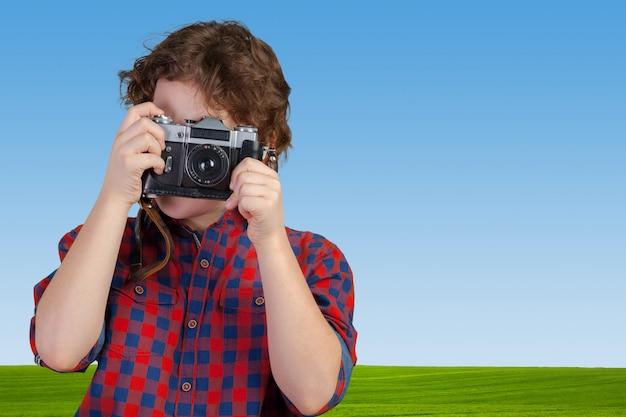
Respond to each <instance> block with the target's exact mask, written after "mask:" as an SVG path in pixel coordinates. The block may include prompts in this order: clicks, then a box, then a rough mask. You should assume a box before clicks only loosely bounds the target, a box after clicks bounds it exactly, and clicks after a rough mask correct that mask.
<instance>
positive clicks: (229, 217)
mask: <svg viewBox="0 0 626 417" xmlns="http://www.w3.org/2000/svg"><path fill="white" fill-rule="evenodd" d="M166 221H167V223H168V226H169V228H170V230H171V232H172V235H173V238H174V241H175V245H174V246H175V249H174V253H173V255H172V260H171V261H170V262H169V263H168V265H167V266H166V267H165V268H164V269H163V270H161V271H160V272H158V273H157V274H156V275H154V276H151V277H149V278H147V279H145V280H144V281H142V282H140V283H134V282H132V281H131V280H129V279H128V277H129V273H130V263H131V258H132V255H133V253H134V251H136V243H135V239H134V232H133V230H134V223H135V219H134V218H129V220H128V223H127V227H126V230H125V233H124V237H123V240H122V244H121V248H120V254H119V258H118V262H117V265H116V268H115V275H114V277H113V281H112V284H111V290H110V293H109V299H108V307H107V313H106V320H105V324H104V328H103V333H102V335H101V337H100V340H99V341H98V343H97V344H96V345H95V346H94V348H93V349H92V351H91V352H90V353H89V354H88V355H87V356H86V357H85V358H84V359H83V360H82V361H81V363H80V364H79V365H78V366H77V367H76V369H75V371H84V369H85V368H86V367H87V366H88V365H89V364H90V363H92V362H93V361H97V362H98V366H97V370H96V373H95V375H94V377H93V380H92V382H91V385H90V386H89V388H88V390H87V393H86V394H85V397H84V399H83V401H82V403H81V405H80V408H79V409H78V411H77V412H76V415H77V416H89V417H95V416H120V417H121V416H229V417H232V416H268V417H269V416H299V415H300V414H299V413H298V411H297V410H296V408H295V407H294V406H293V404H291V403H290V402H289V400H288V399H287V398H286V397H285V396H283V395H282V393H281V392H280V390H279V389H278V387H277V385H276V383H275V382H274V380H273V378H272V374H271V371H270V364H269V355H268V346H267V333H266V332H267V329H266V323H265V306H264V302H265V300H264V298H263V288H262V284H261V277H260V276H259V275H260V274H259V269H258V263H257V256H256V252H255V250H254V247H253V246H252V245H251V242H250V240H249V239H248V237H247V233H246V226H247V223H246V221H245V220H244V219H243V218H242V217H241V215H240V214H239V213H238V212H237V211H236V210H233V211H229V212H227V213H226V214H225V215H224V216H223V217H222V219H221V220H220V221H219V222H217V223H216V224H214V225H213V226H212V227H210V228H209V229H207V230H206V232H205V233H204V235H200V234H197V233H194V232H192V231H191V230H189V229H187V228H186V227H185V226H183V225H182V224H181V223H180V222H177V221H174V220H172V219H167V218H166ZM79 230H80V226H79V227H78V228H76V229H75V230H73V231H71V232H70V233H68V234H67V235H65V236H64V238H63V239H62V240H61V242H60V244H59V253H60V256H61V259H63V257H64V256H65V254H66V253H67V251H68V250H69V248H70V246H71V245H72V242H73V241H74V240H75V238H76V236H77V234H78V232H79ZM287 232H288V236H289V240H290V243H291V246H292V248H293V251H294V254H295V255H296V257H297V259H298V261H299V263H300V265H301V267H302V271H303V273H304V276H305V278H306V280H307V283H308V285H309V287H310V289H311V292H312V293H313V295H314V297H315V299H316V300H317V303H318V305H319V308H320V310H321V311H322V313H323V314H324V316H325V317H326V319H327V321H328V323H329V324H330V326H332V328H333V329H334V330H335V331H336V333H337V335H338V336H339V339H340V341H341V342H342V343H341V344H342V348H343V350H344V354H343V360H342V362H343V363H342V369H341V372H340V373H339V375H338V378H337V386H336V391H335V395H334V396H333V398H332V399H331V401H330V402H329V403H328V404H327V405H326V407H324V408H323V409H322V410H320V411H319V413H320V414H321V413H323V412H325V411H327V410H328V409H330V408H332V407H334V406H335V405H336V404H337V403H338V402H339V401H340V399H341V397H342V396H343V394H344V393H345V390H346V388H347V386H348V382H349V378H350V374H351V370H352V366H353V365H354V363H355V362H356V353H355V343H356V335H357V334H356V331H355V329H354V327H353V325H352V314H353V310H354V289H353V281H352V273H351V270H350V267H349V265H348V263H347V262H346V260H345V258H344V256H343V254H342V253H341V252H340V250H339V249H338V248H337V247H336V246H335V245H334V244H332V243H330V242H329V241H328V240H326V239H325V238H323V237H322V236H319V235H316V234H312V233H309V232H300V231H295V230H291V229H287ZM164 249H165V244H164V241H163V238H162V236H161V235H160V234H159V233H158V231H157V230H156V228H155V227H153V226H152V225H151V224H148V225H147V226H146V227H145V228H144V232H143V251H144V261H145V263H146V264H147V263H150V262H153V261H155V260H156V259H161V257H162V256H163V255H164ZM53 277H54V273H52V274H51V275H50V276H48V277H47V278H45V279H44V280H42V281H41V282H40V283H39V284H37V285H36V286H35V305H36V304H37V303H38V301H39V299H40V297H41V295H42V294H43V292H44V291H45V288H46V287H47V285H48V283H49V282H50V280H51V279H53ZM68 302H71V300H68ZM34 326H35V320H34V318H33V320H32V322H31V347H32V349H33V352H34V353H35V360H36V362H38V363H39V364H40V365H41V366H46V364H45V363H43V361H41V359H40V358H39V356H38V355H37V351H36V346H35V342H34Z"/></svg>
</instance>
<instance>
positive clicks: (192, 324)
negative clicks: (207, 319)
mask: <svg viewBox="0 0 626 417" xmlns="http://www.w3.org/2000/svg"><path fill="white" fill-rule="evenodd" d="M197 325H198V322H197V321H195V320H189V321H188V322H187V327H189V328H190V329H195V328H196V326H197Z"/></svg>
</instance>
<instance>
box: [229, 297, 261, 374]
mask: <svg viewBox="0 0 626 417" xmlns="http://www.w3.org/2000/svg"><path fill="white" fill-rule="evenodd" d="M219 303H220V307H221V310H222V313H223V316H224V326H223V335H222V336H223V338H224V348H225V350H226V351H227V352H229V355H228V357H234V358H235V359H236V363H237V364H239V365H242V364H245V366H249V367H254V368H259V367H266V366H268V364H269V359H268V351H267V333H266V323H265V297H264V296H263V288H262V287H252V286H251V287H238V288H224V289H223V290H222V293H221V294H220V299H219ZM233 354H234V355H233ZM233 365H234V364H233Z"/></svg>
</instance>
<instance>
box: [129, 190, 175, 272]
mask: <svg viewBox="0 0 626 417" xmlns="http://www.w3.org/2000/svg"><path fill="white" fill-rule="evenodd" d="M139 204H140V206H141V207H140V208H139V212H138V213H137V220H136V223H135V241H136V242H137V253H136V256H137V257H138V259H136V260H135V261H134V262H133V263H132V265H131V274H130V279H131V280H133V281H134V282H141V281H143V280H144V279H145V278H147V277H149V276H150V275H152V274H155V273H157V272H158V271H160V270H161V269H163V268H164V267H165V265H167V263H168V262H169V261H170V258H171V256H172V252H173V249H174V239H172V235H171V234H170V231H169V229H168V228H167V225H166V224H165V222H164V221H163V218H162V217H161V215H160V214H159V212H158V211H157V210H156V209H155V208H154V206H153V205H152V201H151V200H150V201H148V200H144V199H142V200H141V201H140V202H139ZM146 215H148V217H150V219H151V220H152V222H153V223H154V224H155V225H156V227H157V229H159V231H160V232H161V235H162V236H163V238H164V239H165V256H164V257H163V259H161V260H158V261H156V262H153V263H151V264H149V265H143V253H142V239H141V229H142V228H143V223H144V222H145V218H146Z"/></svg>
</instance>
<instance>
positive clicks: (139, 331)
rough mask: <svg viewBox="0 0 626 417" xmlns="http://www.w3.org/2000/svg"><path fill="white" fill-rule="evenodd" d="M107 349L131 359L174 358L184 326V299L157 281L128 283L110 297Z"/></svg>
mask: <svg viewBox="0 0 626 417" xmlns="http://www.w3.org/2000/svg"><path fill="white" fill-rule="evenodd" d="M108 307H109V308H108V312H107V331H106V341H107V343H106V346H105V349H106V350H108V351H110V353H112V354H113V355H116V356H117V355H119V356H121V357H122V358H125V359H129V358H135V357H138V356H163V355H167V356H171V355H173V350H174V348H175V347H176V344H177V341H178V334H179V333H180V328H181V327H180V326H181V323H182V316H183V315H182V298H181V297H180V295H179V294H178V291H177V290H176V289H175V288H172V287H170V286H169V285H164V284H162V283H161V282H159V281H157V280H156V279H154V278H148V279H146V280H144V281H141V282H140V283H134V282H132V281H126V282H125V283H124V285H123V286H122V287H121V288H112V289H111V292H110V294H109V305H108Z"/></svg>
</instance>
